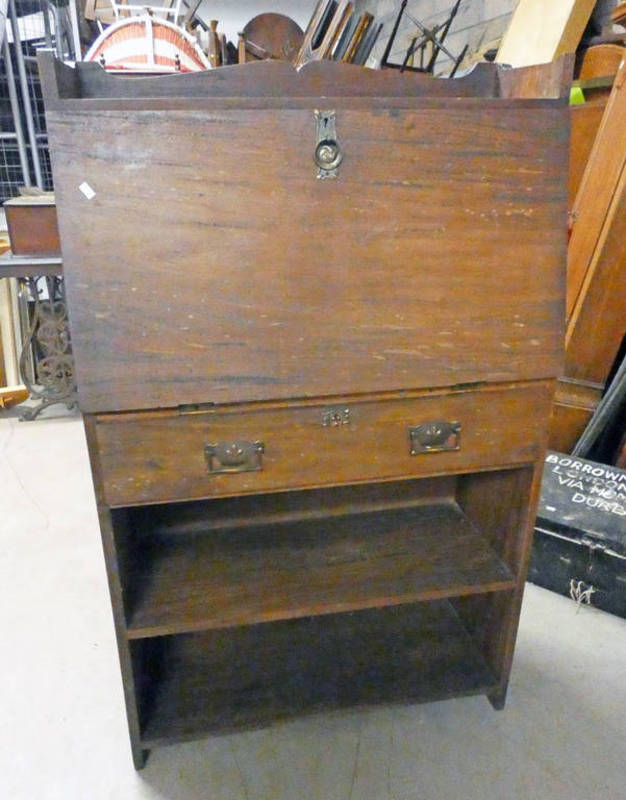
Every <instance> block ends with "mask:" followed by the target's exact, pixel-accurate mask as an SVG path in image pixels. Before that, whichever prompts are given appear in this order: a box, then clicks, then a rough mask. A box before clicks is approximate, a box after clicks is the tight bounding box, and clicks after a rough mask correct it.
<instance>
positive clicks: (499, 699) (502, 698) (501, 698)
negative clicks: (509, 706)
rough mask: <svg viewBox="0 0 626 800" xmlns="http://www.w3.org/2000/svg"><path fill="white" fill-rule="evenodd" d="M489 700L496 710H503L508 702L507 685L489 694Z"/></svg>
mask: <svg viewBox="0 0 626 800" xmlns="http://www.w3.org/2000/svg"><path fill="white" fill-rule="evenodd" d="M487 700H489V702H490V703H491V705H492V706H493V708H494V709H495V710H496V711H502V709H503V708H504V704H505V703H506V687H505V688H504V689H497V690H496V691H495V692H491V694H488V695H487Z"/></svg>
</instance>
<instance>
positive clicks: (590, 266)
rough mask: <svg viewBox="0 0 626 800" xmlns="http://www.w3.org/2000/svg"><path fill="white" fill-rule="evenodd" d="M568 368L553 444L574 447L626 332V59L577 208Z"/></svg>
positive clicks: (574, 211)
mask: <svg viewBox="0 0 626 800" xmlns="http://www.w3.org/2000/svg"><path fill="white" fill-rule="evenodd" d="M571 225H572V229H571V237H570V241H569V247H568V278H567V329H566V339H565V348H566V355H565V369H564V375H563V378H562V379H561V380H560V381H559V384H558V388H557V392H556V402H555V409H554V416H553V424H552V430H551V438H550V446H551V447H552V448H554V449H558V450H560V451H561V452H571V450H572V448H573V447H574V445H575V443H576V441H577V440H578V438H579V437H580V435H581V434H582V432H583V430H584V429H585V427H586V425H587V423H588V421H589V419H590V417H591V415H592V414H593V411H594V410H595V408H596V406H597V404H598V402H599V400H600V398H601V396H602V392H603V390H604V387H605V384H606V381H607V378H608V376H609V374H610V372H611V369H612V368H613V365H614V362H615V359H616V357H617V354H618V352H619V349H620V345H621V343H622V341H623V339H624V335H625V333H626V314H625V313H624V308H625V307H626V59H623V60H622V62H621V64H620V67H619V70H618V72H617V75H616V78H615V82H614V84H613V89H612V91H611V94H610V97H609V100H608V102H607V104H606V108H605V109H604V113H603V114H602V119H601V122H600V126H599V129H598V132H597V135H596V137H595V140H594V143H593V147H592V148H591V153H590V155H589V159H588V161H587V165H586V167H585V170H584V173H583V175H582V178H581V180H580V185H579V186H578V190H577V192H576V197H575V200H574V203H573V206H572V212H571Z"/></svg>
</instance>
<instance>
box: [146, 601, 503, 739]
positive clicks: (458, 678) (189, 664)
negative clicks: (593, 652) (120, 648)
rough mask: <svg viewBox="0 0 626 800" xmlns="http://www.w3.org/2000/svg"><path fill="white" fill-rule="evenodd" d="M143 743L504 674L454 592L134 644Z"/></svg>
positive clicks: (474, 690)
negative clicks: (490, 661)
mask: <svg viewBox="0 0 626 800" xmlns="http://www.w3.org/2000/svg"><path fill="white" fill-rule="evenodd" d="M132 646H133V648H134V649H135V656H136V659H137V663H142V664H143V672H144V692H143V696H144V701H143V703H142V709H141V718H142V731H143V733H142V745H143V746H145V747H150V746H152V745H157V744H166V743H168V742H176V741H183V740H186V739H192V738H197V737H198V736H200V735H202V734H209V733H226V732H229V731H233V730H239V729H245V728H254V727H261V726H265V725H268V724H269V723H271V722H273V721H275V720H278V719H285V718H289V717H292V716H296V715H300V714H303V713H314V712H319V711H324V710H328V709H331V708H332V709H334V708H339V707H344V708H345V707H349V706H362V705H373V704H377V703H391V702H422V701H426V700H437V699H444V698H447V697H455V696H459V695H468V694H482V693H485V694H487V693H489V692H490V691H493V690H494V689H496V688H497V680H496V677H495V676H494V675H493V673H492V672H491V671H490V669H489V667H488V666H487V664H486V662H485V660H484V659H483V657H482V655H481V653H480V652H479V650H478V649H477V647H476V645H475V644H474V642H473V640H472V638H471V637H470V636H469V634H468V633H467V631H466V630H465V628H464V627H463V624H462V623H461V621H460V620H459V618H458V616H457V615H456V613H455V611H454V608H453V606H452V604H451V603H450V602H449V601H447V600H438V601H432V602H425V603H418V604H413V605H400V606H393V607H389V608H379V609H371V610H367V611H358V612H351V613H343V614H331V615H328V616H324V617H305V618H300V619H293V620H287V621H281V622H274V623H264V624H261V625H252V626H243V627H238V628H233V629H228V630H221V629H220V630H213V631H208V632H204V633H187V634H180V635H176V636H164V637H159V638H156V639H148V640H138V641H135V642H133V643H132Z"/></svg>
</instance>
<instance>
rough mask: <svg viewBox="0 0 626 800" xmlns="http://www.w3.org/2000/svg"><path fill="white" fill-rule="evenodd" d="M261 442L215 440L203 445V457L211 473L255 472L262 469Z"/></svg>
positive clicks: (262, 445) (262, 448)
mask: <svg viewBox="0 0 626 800" xmlns="http://www.w3.org/2000/svg"><path fill="white" fill-rule="evenodd" d="M264 452H265V445H264V444H263V442H241V441H236V442H217V444H205V445H204V458H205V460H206V463H207V467H208V468H209V472H210V473H211V474H216V473H220V472H257V471H258V470H261V469H263V453H264Z"/></svg>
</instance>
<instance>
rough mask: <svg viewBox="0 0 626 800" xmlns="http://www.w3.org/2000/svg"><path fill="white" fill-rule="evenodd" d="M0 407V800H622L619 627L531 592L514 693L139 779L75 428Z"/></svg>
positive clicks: (172, 758)
mask: <svg viewBox="0 0 626 800" xmlns="http://www.w3.org/2000/svg"><path fill="white" fill-rule="evenodd" d="M14 413H15V412H12V413H11V412H10V413H7V412H5V413H4V414H3V415H2V416H0V486H1V487H2V488H1V489H0V591H1V593H2V598H1V600H2V602H1V603H0V615H1V616H0V631H1V632H2V646H1V656H0V671H1V673H2V674H1V679H0V686H1V687H2V688H1V706H0V709H1V713H2V733H1V734H0V799H1V800H53V798H54V799H55V800H56V798H59V800H61V799H62V800H74V799H77V800H105V798H106V799H107V800H109V799H110V800H133V799H134V798H146V799H148V798H149V799H150V800H153V799H154V800H156V798H159V800H160V799H164V800H191V799H192V798H193V800H196V799H202V800H205V799H206V800H283V799H284V800H448V799H450V800H457V798H458V800H473V799H474V798H476V800H478V798H480V800H483V798H488V800H516V799H517V798H523V799H524V800H526V798H529V799H530V798H532V799H533V800H561V798H563V800H595V798H603V800H604V799H606V800H620V799H621V798H626V746H625V742H626V622H625V621H624V620H621V619H618V618H616V617H613V616H610V615H608V614H604V613H602V612H600V611H597V610H596V609H593V608H587V607H583V608H581V609H580V612H579V613H577V610H576V606H575V605H574V604H573V603H572V602H571V601H569V600H566V599H565V598H562V597H559V596H557V595H554V594H551V593H550V592H547V591H545V590H543V589H539V588H537V587H535V586H532V585H529V586H528V590H527V592H526V597H525V602H524V609H523V614H522V621H521V627H520V634H519V639H518V647H517V652H516V658H515V663H514V668H513V674H512V679H511V686H510V691H509V698H508V703H507V706H506V708H505V710H504V711H501V712H495V711H493V710H492V709H491V707H490V706H489V704H488V703H487V700H486V699H485V698H482V697H476V698H469V699H460V700H451V701H447V702H442V703H433V704H430V705H424V706H409V707H401V708H398V707H394V708H381V709H377V710H373V711H366V712H350V713H337V714H328V715H323V716H316V717H313V718H308V719H303V720H298V721H296V722H292V723H288V724H282V725H279V726H277V727H275V728H272V729H268V730H261V731H256V732H252V733H244V734H238V735H232V736H228V737H220V738H212V739H207V740H204V741H199V742H196V743H193V744H185V745H180V746H176V747H169V748H161V749H159V750H155V751H154V752H153V753H152V755H151V757H150V760H149V762H148V765H147V767H146V768H145V770H144V771H143V772H141V773H136V772H135V771H134V769H133V767H132V764H131V760H130V752H129V747H128V741H127V733H126V723H125V717H124V710H123V700H122V691H121V681H120V677H119V670H118V663H117V653H116V649H115V642H114V635H113V625H112V620H111V613H110V610H109V599H108V592H107V588H106V584H105V573H104V566H103V560H102V554H101V549H100V541H99V533H98V528H97V522H96V513H95V506H94V498H93V491H92V487H91V479H90V474H89V467H88V463H87V453H86V448H85V440H84V435H83V429H82V423H81V421H80V418H79V417H78V416H65V417H57V418H54V415H55V413H56V414H58V413H59V412H55V410H54V408H53V409H50V410H49V411H48V412H46V413H47V415H48V416H47V418H44V419H42V420H40V421H37V422H34V423H21V422H18V421H17V418H16V416H14V415H13V414H14Z"/></svg>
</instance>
